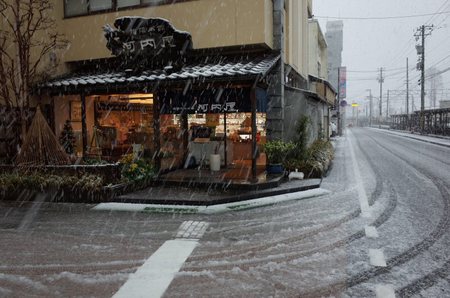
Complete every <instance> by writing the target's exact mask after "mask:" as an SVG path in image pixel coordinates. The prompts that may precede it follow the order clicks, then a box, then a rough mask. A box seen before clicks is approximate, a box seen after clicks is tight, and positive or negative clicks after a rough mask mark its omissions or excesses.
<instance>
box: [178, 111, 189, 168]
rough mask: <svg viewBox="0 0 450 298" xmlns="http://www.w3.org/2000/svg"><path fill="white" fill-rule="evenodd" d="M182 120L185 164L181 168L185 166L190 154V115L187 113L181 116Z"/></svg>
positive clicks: (184, 112)
mask: <svg viewBox="0 0 450 298" xmlns="http://www.w3.org/2000/svg"><path fill="white" fill-rule="evenodd" d="M180 118H181V119H180V120H181V131H182V136H181V137H182V143H183V159H182V160H183V163H182V164H181V167H183V166H184V162H185V161H186V159H187V157H188V153H189V149H188V146H189V123H188V114H187V112H186V111H183V113H182V114H181V115H180Z"/></svg>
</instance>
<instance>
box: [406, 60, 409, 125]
mask: <svg viewBox="0 0 450 298" xmlns="http://www.w3.org/2000/svg"><path fill="white" fill-rule="evenodd" d="M406 126H407V127H409V63H408V58H406Z"/></svg>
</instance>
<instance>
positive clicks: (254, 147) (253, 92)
mask: <svg viewBox="0 0 450 298" xmlns="http://www.w3.org/2000/svg"><path fill="white" fill-rule="evenodd" d="M250 100H251V103H252V181H254V182H256V158H257V153H258V152H257V144H256V130H257V127H256V88H254V87H253V88H252V89H251V90H250Z"/></svg>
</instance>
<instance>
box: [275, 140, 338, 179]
mask: <svg viewBox="0 0 450 298" xmlns="http://www.w3.org/2000/svg"><path fill="white" fill-rule="evenodd" d="M333 158H334V149H333V146H332V145H331V143H330V142H328V141H325V140H317V141H314V142H313V143H312V144H311V145H310V146H309V148H308V149H306V150H305V152H304V154H302V156H301V157H300V158H292V156H291V157H290V158H288V159H286V161H285V162H284V163H283V165H284V167H285V168H286V169H287V170H289V171H294V170H296V169H297V170H299V171H301V172H303V173H305V177H307V178H311V177H322V176H323V174H324V173H325V171H326V170H327V168H328V167H329V164H330V162H331V160H332V159H333Z"/></svg>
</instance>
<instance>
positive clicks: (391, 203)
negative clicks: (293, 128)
mask: <svg viewBox="0 0 450 298" xmlns="http://www.w3.org/2000/svg"><path fill="white" fill-rule="evenodd" d="M357 143H358V147H359V148H360V151H361V152H363V155H364V157H365V158H366V160H367V161H368V163H369V165H370V166H371V167H372V169H374V168H375V163H374V162H373V161H372V159H370V158H369V156H368V155H367V153H366V152H364V151H363V150H362V148H361V147H360V144H359V140H358V141H357ZM344 156H346V155H345V154H344ZM343 166H344V167H345V174H346V177H347V170H346V169H347V163H346V162H344V164H343ZM373 172H374V173H375V180H376V186H375V190H374V191H373V192H372V193H371V196H370V199H369V205H373V204H374V203H375V202H376V201H377V200H378V199H379V198H380V196H381V193H382V191H383V183H382V178H381V175H380V174H379V172H376V171H373ZM346 179H347V178H346ZM396 206H397V202H396V200H389V202H388V207H387V208H386V211H388V212H383V213H382V214H381V215H380V216H379V217H378V218H377V219H376V220H375V221H374V223H373V225H375V226H376V227H378V226H380V225H381V224H382V223H384V222H385V221H386V220H387V219H388V218H389V217H390V216H391V215H392V213H393V211H394V209H395V208H396ZM360 213H361V210H360V209H357V210H355V211H354V212H352V213H350V214H349V215H347V216H345V217H343V218H342V219H340V220H338V221H335V222H332V223H329V224H326V225H324V226H323V227H321V228H318V229H315V230H313V231H310V232H307V233H304V234H302V235H299V236H296V237H289V238H284V239H281V240H277V241H274V242H270V243H265V244H263V245H255V246H250V247H246V248H242V249H234V250H233V251H222V252H217V253H213V254H205V255H200V256H192V257H190V258H189V261H207V260H211V259H214V258H220V257H225V256H228V257H239V256H240V255H243V254H248V253H253V254H254V252H255V251H258V252H261V251H263V250H270V249H272V248H274V247H276V246H277V245H279V244H294V243H296V242H299V241H302V240H304V239H306V238H309V237H312V236H315V235H317V234H319V233H321V232H326V231H329V230H331V229H334V228H337V227H339V226H340V225H342V224H344V223H347V222H349V221H351V220H353V219H355V218H357V217H358V216H359V214H360ZM285 223H286V222H282V224H285ZM239 231H241V230H239ZM360 233H361V231H358V232H357V233H355V236H353V235H352V236H350V237H348V241H349V242H351V241H354V240H356V239H359V236H360ZM356 236H358V237H356ZM313 253H315V251H312V252H311V254H313ZM247 256H248V255H246V257H247Z"/></svg>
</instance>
